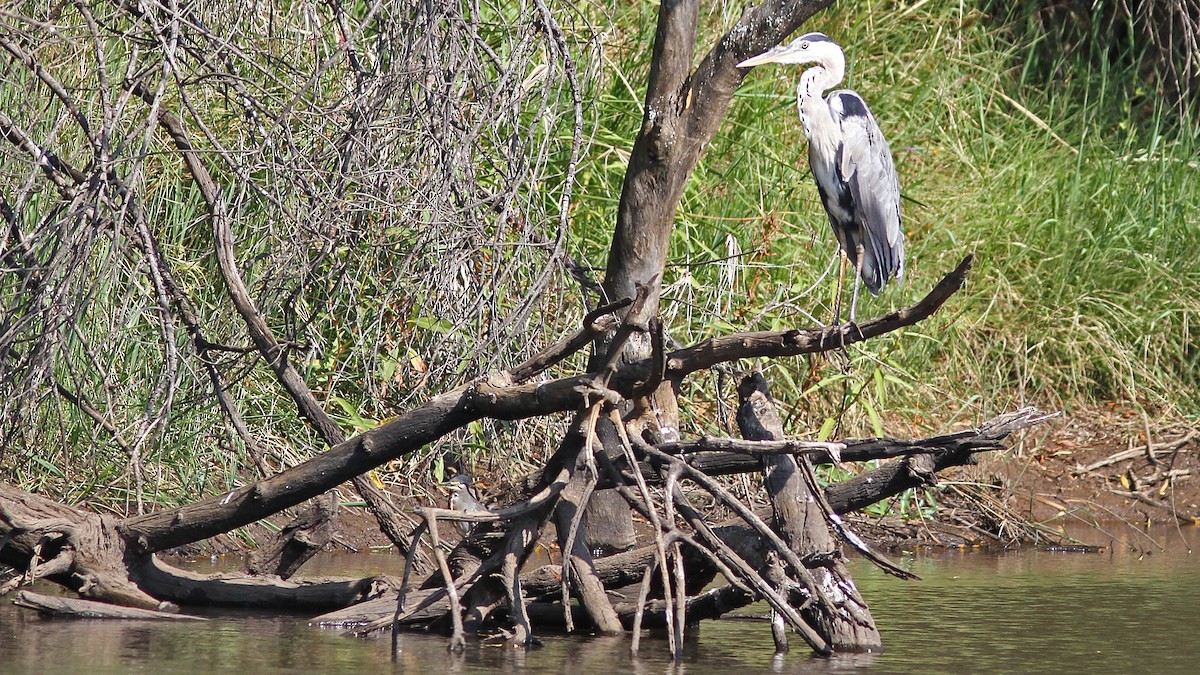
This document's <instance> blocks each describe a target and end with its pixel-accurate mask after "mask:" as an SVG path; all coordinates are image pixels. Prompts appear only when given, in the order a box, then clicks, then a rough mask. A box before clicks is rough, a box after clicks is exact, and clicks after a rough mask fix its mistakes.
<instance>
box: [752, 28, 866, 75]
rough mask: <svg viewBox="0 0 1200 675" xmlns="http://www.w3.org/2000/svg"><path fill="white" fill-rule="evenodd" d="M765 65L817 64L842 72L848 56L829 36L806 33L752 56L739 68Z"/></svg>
mask: <svg viewBox="0 0 1200 675" xmlns="http://www.w3.org/2000/svg"><path fill="white" fill-rule="evenodd" d="M764 63H815V64H817V65H821V66H825V67H826V68H830V69H831V70H840V69H842V68H845V65H846V55H845V53H844V52H842V48H841V47H839V46H838V44H837V43H836V42H834V41H833V40H830V39H829V36H828V35H825V34H824V33H805V34H804V35H801V36H800V37H798V38H796V39H795V40H792V41H791V42H789V43H787V44H785V45H779V46H778V47H773V48H771V49H768V50H767V51H765V52H763V53H762V54H759V55H758V56H752V57H750V58H748V59H746V60H745V61H742V62H741V63H739V64H737V67H738V68H749V67H751V66H761V65H762V64H764ZM839 66H840V68H839Z"/></svg>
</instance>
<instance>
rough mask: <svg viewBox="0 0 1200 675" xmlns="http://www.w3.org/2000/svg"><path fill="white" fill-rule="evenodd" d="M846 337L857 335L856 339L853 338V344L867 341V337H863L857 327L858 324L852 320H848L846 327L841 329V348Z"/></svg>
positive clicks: (844, 344) (844, 343)
mask: <svg viewBox="0 0 1200 675" xmlns="http://www.w3.org/2000/svg"><path fill="white" fill-rule="evenodd" d="M847 335H857V336H858V337H857V338H855V340H854V341H855V342H862V341H863V340H866V339H867V336H866V335H863V332H862V329H861V328H859V327H858V322H857V321H855V320H854V319H850V320H849V321H848V322H846V327H845V328H844V329H842V347H845V346H846V336H847Z"/></svg>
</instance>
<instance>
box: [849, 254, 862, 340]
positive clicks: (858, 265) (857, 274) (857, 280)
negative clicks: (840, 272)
mask: <svg viewBox="0 0 1200 675" xmlns="http://www.w3.org/2000/svg"><path fill="white" fill-rule="evenodd" d="M854 252H855V253H856V254H857V255H856V257H855V262H854V295H852V296H850V323H854V319H855V318H856V317H857V316H858V291H859V286H860V285H861V284H862V268H863V246H862V244H859V245H858V246H855V247H854Z"/></svg>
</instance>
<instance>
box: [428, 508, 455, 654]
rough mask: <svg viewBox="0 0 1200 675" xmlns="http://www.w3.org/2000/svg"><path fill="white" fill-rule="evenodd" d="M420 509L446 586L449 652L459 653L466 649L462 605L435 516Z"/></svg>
mask: <svg viewBox="0 0 1200 675" xmlns="http://www.w3.org/2000/svg"><path fill="white" fill-rule="evenodd" d="M429 511H430V509H421V510H420V511H418V513H420V514H421V517H422V518H424V519H425V522H426V523H427V524H428V525H429V543H430V545H431V546H432V548H433V557H434V558H436V559H437V564H438V569H440V570H441V572H442V580H443V581H444V582H445V585H446V595H448V596H449V598H450V623H451V625H452V626H453V627H454V635H453V636H451V638H450V651H452V652H455V653H457V652H461V651H463V650H464V649H466V647H467V643H466V640H465V639H464V638H463V624H462V605H461V603H459V601H458V589H456V588H455V587H454V575H452V574H450V565H449V564H448V563H447V562H446V554H445V553H444V552H443V551H442V543H441V541H440V540H439V539H438V529H437V516H435V515H433V514H432V513H430V512H429Z"/></svg>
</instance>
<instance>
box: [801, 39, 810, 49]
mask: <svg viewBox="0 0 1200 675" xmlns="http://www.w3.org/2000/svg"><path fill="white" fill-rule="evenodd" d="M800 49H808V40H805V41H804V42H801V43H800Z"/></svg>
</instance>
